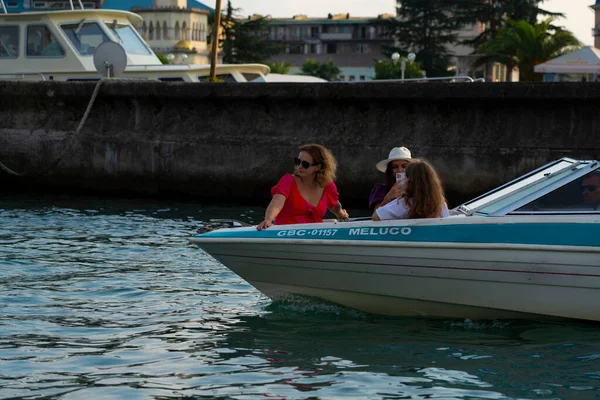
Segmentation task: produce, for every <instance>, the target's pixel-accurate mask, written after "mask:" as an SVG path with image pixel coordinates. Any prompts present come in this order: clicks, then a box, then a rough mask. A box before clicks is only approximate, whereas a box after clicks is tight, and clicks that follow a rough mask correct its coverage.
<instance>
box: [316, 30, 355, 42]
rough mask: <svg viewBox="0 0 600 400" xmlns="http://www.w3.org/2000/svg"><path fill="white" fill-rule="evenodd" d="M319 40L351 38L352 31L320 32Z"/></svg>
mask: <svg viewBox="0 0 600 400" xmlns="http://www.w3.org/2000/svg"><path fill="white" fill-rule="evenodd" d="M321 40H352V33H351V32H348V33H321Z"/></svg>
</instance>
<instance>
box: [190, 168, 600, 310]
mask: <svg viewBox="0 0 600 400" xmlns="http://www.w3.org/2000/svg"><path fill="white" fill-rule="evenodd" d="M594 182H596V183H594ZM598 185H600V163H599V162H598V161H593V160H590V161H580V160H575V159H571V158H562V159H560V160H557V161H554V162H551V163H549V164H547V165H545V166H543V167H541V168H539V169H537V170H535V171H532V172H530V173H528V174H526V175H524V176H522V177H519V178H517V179H515V180H513V181H511V182H509V183H507V184H505V185H503V186H501V187H498V188H496V189H494V190H492V191H490V192H488V193H486V194H483V195H482V196H479V197H477V198H475V199H473V200H471V201H468V202H466V203H464V204H462V205H460V206H459V207H456V208H455V209H453V210H451V214H452V215H451V216H450V217H448V218H439V219H437V218H436V219H407V220H393V221H371V220H357V221H350V222H338V221H330V222H323V223H318V224H296V225H278V226H272V227H270V228H268V229H266V230H263V231H257V230H256V228H255V227H235V228H225V229H216V230H211V231H207V232H205V233H201V234H197V235H195V236H193V237H192V238H191V242H192V243H194V244H196V245H198V246H199V247H201V248H202V249H203V250H204V251H205V252H207V253H208V254H210V255H211V256H213V257H214V258H216V259H217V260H218V261H220V262H221V263H222V264H223V265H225V266H226V267H227V268H229V269H230V270H231V271H233V272H234V273H236V274H237V275H239V276H240V277H242V278H243V279H245V280H246V281H247V282H248V283H250V284H251V285H252V286H254V287H255V288H256V289H258V290H259V291H261V292H262V293H264V294H265V295H266V296H268V297H269V298H271V299H273V300H280V299H287V298H290V297H295V296H302V297H309V298H316V299H320V300H324V301H326V302H331V303H336V304H339V305H342V306H346V307H351V308H355V309H358V310H362V311H366V312H369V313H375V314H383V315H392V316H431V317H451V318H470V319H497V318H575V319H584V320H592V321H600V306H598V304H600V211H598V210H600V205H598V204H592V200H593V198H594V196H590V195H591V194H593V193H592V192H593V191H596V190H597V191H598V193H597V196H598V197H600V187H598ZM594 186H595V187H594ZM582 194H584V195H586V196H583V195H582Z"/></svg>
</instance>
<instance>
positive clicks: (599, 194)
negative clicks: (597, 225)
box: [581, 172, 600, 211]
mask: <svg viewBox="0 0 600 400" xmlns="http://www.w3.org/2000/svg"><path fill="white" fill-rule="evenodd" d="M581 195H582V196H583V202H584V203H585V204H588V205H590V206H592V208H593V209H594V210H597V211H600V172H592V173H591V174H590V175H587V176H586V177H585V178H584V179H583V181H582V182H581Z"/></svg>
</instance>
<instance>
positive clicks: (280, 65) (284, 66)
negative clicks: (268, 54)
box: [267, 61, 293, 74]
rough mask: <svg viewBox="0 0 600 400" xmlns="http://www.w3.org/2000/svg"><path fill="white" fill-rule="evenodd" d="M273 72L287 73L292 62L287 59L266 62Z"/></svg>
mask: <svg viewBox="0 0 600 400" xmlns="http://www.w3.org/2000/svg"><path fill="white" fill-rule="evenodd" d="M267 65H268V66H269V68H271V73H273V74H289V72H290V69H291V68H292V66H293V65H292V64H291V63H289V62H287V61H275V62H272V63H267Z"/></svg>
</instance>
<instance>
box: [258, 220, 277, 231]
mask: <svg viewBox="0 0 600 400" xmlns="http://www.w3.org/2000/svg"><path fill="white" fill-rule="evenodd" d="M271 225H273V221H269V220H268V219H265V220H264V221H263V222H261V223H260V224H258V225H257V226H256V230H257V231H262V230H263V229H267V228H268V227H270V226H271Z"/></svg>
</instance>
